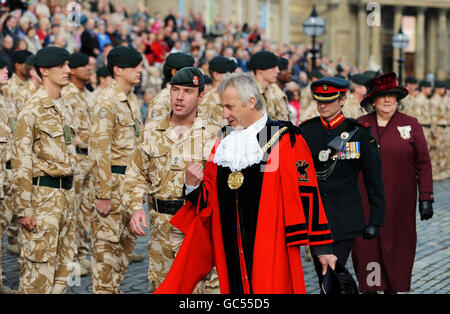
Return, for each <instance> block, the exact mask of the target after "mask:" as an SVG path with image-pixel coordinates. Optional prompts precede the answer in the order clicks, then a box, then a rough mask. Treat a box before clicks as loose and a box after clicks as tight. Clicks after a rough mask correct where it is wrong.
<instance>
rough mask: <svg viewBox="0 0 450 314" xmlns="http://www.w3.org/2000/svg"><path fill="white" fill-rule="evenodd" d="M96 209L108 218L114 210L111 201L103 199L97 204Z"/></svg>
mask: <svg viewBox="0 0 450 314" xmlns="http://www.w3.org/2000/svg"><path fill="white" fill-rule="evenodd" d="M95 207H96V208H97V211H98V213H99V214H100V215H102V216H103V217H106V216H108V215H109V212H110V211H111V209H112V205H111V200H107V199H102V200H97V201H96V202H95Z"/></svg>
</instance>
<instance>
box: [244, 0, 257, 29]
mask: <svg viewBox="0 0 450 314" xmlns="http://www.w3.org/2000/svg"><path fill="white" fill-rule="evenodd" d="M245 2H246V3H247V13H248V19H247V20H248V26H249V27H250V28H252V27H253V25H255V24H256V23H257V18H258V16H257V12H258V0H248V1H245Z"/></svg>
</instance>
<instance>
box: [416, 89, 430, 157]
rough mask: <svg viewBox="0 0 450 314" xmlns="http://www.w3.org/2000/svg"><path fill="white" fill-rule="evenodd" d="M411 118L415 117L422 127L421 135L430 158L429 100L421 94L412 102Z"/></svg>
mask: <svg viewBox="0 0 450 314" xmlns="http://www.w3.org/2000/svg"><path fill="white" fill-rule="evenodd" d="M411 113H412V114H411V115H412V116H413V117H416V118H417V120H418V121H419V123H420V124H421V125H422V128H423V133H424V135H425V139H426V140H427V146H428V150H429V152H430V156H431V155H432V154H433V151H432V147H431V145H432V143H433V138H432V132H431V116H432V113H431V108H430V100H429V99H428V98H427V97H426V96H425V95H424V94H422V93H419V95H417V97H416V98H415V99H414V102H413V110H412V112H411Z"/></svg>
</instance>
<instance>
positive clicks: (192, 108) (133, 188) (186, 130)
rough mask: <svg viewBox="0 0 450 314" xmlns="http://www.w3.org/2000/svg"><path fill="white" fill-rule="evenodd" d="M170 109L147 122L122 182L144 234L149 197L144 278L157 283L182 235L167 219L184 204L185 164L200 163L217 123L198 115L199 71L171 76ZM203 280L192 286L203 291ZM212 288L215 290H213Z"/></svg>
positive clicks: (137, 230)
mask: <svg viewBox="0 0 450 314" xmlns="http://www.w3.org/2000/svg"><path fill="white" fill-rule="evenodd" d="M170 84H171V90H170V97H171V103H172V110H171V112H169V113H167V114H165V115H164V116H160V117H158V118H154V119H151V120H150V121H148V122H147V123H146V126H145V129H144V132H143V136H142V137H141V140H140V143H139V145H138V147H137V149H135V151H134V153H133V157H132V161H131V166H130V167H129V168H127V173H126V176H125V177H126V178H125V182H124V195H123V199H124V204H125V206H126V207H127V208H129V210H130V211H131V212H133V216H132V219H131V223H130V224H131V229H132V230H133V232H134V233H135V234H136V235H138V236H144V235H145V232H144V230H143V229H142V227H141V225H140V224H141V223H142V225H143V227H145V228H146V227H147V217H146V214H145V211H144V210H143V199H144V198H145V195H146V194H147V193H149V194H151V195H152V196H153V209H152V210H150V226H151V227H150V240H149V248H148V250H149V251H148V252H149V280H150V282H151V283H152V284H153V285H154V288H157V287H158V286H159V285H160V284H161V282H162V281H163V280H164V278H165V277H166V275H167V273H168V272H169V269H170V267H171V265H172V262H173V260H174V258H175V255H176V254H177V252H178V249H179V247H180V245H181V242H182V241H183V238H184V234H183V233H182V232H181V231H179V230H178V229H176V228H175V227H173V226H172V225H171V224H170V223H169V221H170V219H171V218H172V216H173V215H174V214H175V213H176V212H177V211H178V210H179V209H180V208H181V207H182V206H183V204H184V197H183V185H184V178H185V169H186V167H187V165H188V164H189V163H196V164H197V165H198V166H199V167H202V166H204V164H205V163H206V160H207V159H208V156H209V154H210V151H211V149H212V147H213V146H214V142H215V139H216V136H217V133H218V131H219V129H220V127H219V126H218V125H217V124H215V123H214V122H213V121H212V120H210V119H208V118H206V117H201V116H197V106H198V104H199V103H200V102H201V100H202V97H203V78H202V73H201V72H200V70H198V69H195V68H191V67H188V68H184V69H182V70H180V71H179V72H177V73H176V74H175V75H174V77H173V78H172V80H171V81H170ZM203 285H204V281H202V282H201V283H200V284H199V285H198V286H197V289H196V292H197V293H201V292H202V291H203ZM216 292H217V291H216Z"/></svg>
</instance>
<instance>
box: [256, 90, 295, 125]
mask: <svg viewBox="0 0 450 314" xmlns="http://www.w3.org/2000/svg"><path fill="white" fill-rule="evenodd" d="M258 86H259V91H260V92H261V96H262V98H263V110H264V111H266V112H267V115H268V116H269V117H270V118H271V119H273V120H288V119H289V106H288V100H287V97H286V94H285V93H284V92H283V91H282V90H281V89H280V88H279V87H278V85H277V84H276V83H272V84H269V85H268V86H267V87H266V89H265V90H263V89H262V88H261V85H260V84H259V83H258Z"/></svg>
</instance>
